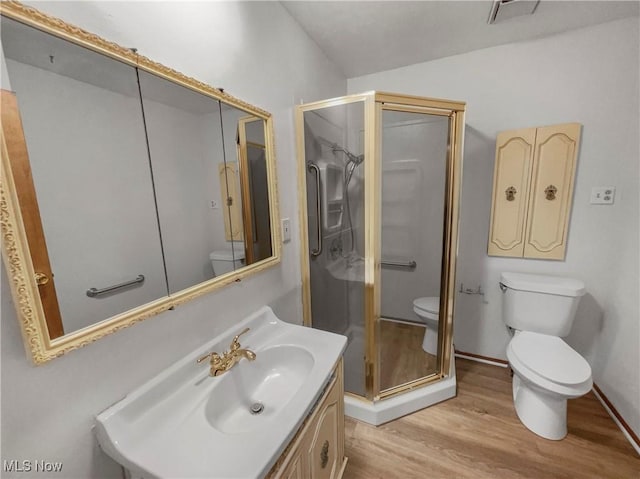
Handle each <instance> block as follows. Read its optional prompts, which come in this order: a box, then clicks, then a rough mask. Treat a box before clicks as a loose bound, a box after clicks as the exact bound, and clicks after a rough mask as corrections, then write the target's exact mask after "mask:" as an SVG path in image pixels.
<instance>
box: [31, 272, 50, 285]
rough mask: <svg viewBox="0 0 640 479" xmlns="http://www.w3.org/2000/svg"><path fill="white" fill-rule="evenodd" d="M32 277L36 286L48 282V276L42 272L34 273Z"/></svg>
mask: <svg viewBox="0 0 640 479" xmlns="http://www.w3.org/2000/svg"><path fill="white" fill-rule="evenodd" d="M34 279H35V280H36V284H37V285H38V286H42V285H45V284H47V283H48V282H49V276H47V275H46V274H44V273H36V274H35V275H34Z"/></svg>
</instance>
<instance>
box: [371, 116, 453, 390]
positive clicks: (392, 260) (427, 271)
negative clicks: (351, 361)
mask: <svg viewBox="0 0 640 479" xmlns="http://www.w3.org/2000/svg"><path fill="white" fill-rule="evenodd" d="M392 108H393V107H383V108H382V121H381V128H382V130H381V181H382V196H381V227H382V245H381V267H382V268H381V315H380V316H381V317H380V320H379V324H378V328H379V329H378V338H379V341H378V345H379V348H378V364H379V374H380V376H379V378H380V379H379V381H380V392H381V393H383V394H384V391H388V390H390V389H393V388H396V387H398V386H402V385H404V384H408V383H411V382H413V381H417V380H420V379H422V378H425V377H428V376H430V375H433V374H435V373H436V372H437V370H438V360H437V359H438V353H439V352H438V329H439V328H438V326H439V324H438V323H439V320H438V318H439V309H440V297H441V277H442V274H441V271H442V253H443V241H444V223H445V189H446V184H447V158H448V154H449V127H450V120H449V117H448V116H445V115H436V114H430V113H426V112H423V111H421V110H420V109H419V108H406V107H405V108H400V109H397V110H394V109H392ZM418 313H419V314H418Z"/></svg>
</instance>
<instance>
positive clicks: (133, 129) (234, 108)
mask: <svg viewBox="0 0 640 479" xmlns="http://www.w3.org/2000/svg"><path fill="white" fill-rule="evenodd" d="M0 14H1V17H0V18H1V22H2V25H1V26H2V30H1V33H2V56H1V60H2V72H3V78H2V80H3V81H2V88H3V90H2V93H1V94H2V98H1V101H2V129H1V132H0V133H1V140H2V141H1V147H2V150H1V151H2V179H1V182H0V194H1V195H2V196H1V202H0V206H1V209H0V213H1V218H0V220H1V225H2V238H3V260H4V263H5V266H6V269H7V273H8V277H9V281H10V283H11V288H12V294H13V298H14V303H15V305H16V309H17V311H18V317H19V320H20V325H21V328H22V333H23V338H24V341H25V346H26V349H27V353H28V355H29V356H30V357H31V358H32V359H33V361H34V362H35V363H36V364H40V363H43V362H45V361H48V360H50V359H52V358H54V357H56V356H59V355H61V354H63V353H65V352H67V351H70V350H73V349H76V348H78V347H81V346H84V345H86V344H88V343H90V342H92V341H95V340H96V339H99V338H101V337H102V336H105V335H107V334H110V333H112V332H115V331H117V330H119V329H122V328H125V327H127V326H130V325H132V324H134V323H136V322H139V321H141V320H144V319H146V318H148V317H150V316H153V315H155V314H158V313H160V312H162V311H165V310H168V309H171V308H173V307H175V306H177V305H179V304H181V303H184V302H186V301H189V300H191V299H194V298H195V297H197V296H200V295H202V294H204V293H207V292H210V291H213V290H215V289H217V288H220V287H222V286H224V285H227V284H229V283H232V282H235V281H240V280H241V279H242V278H244V277H246V276H248V275H251V274H255V273H257V272H259V271H261V270H263V269H265V268H268V267H270V266H273V265H275V264H277V263H278V262H279V261H280V238H279V229H278V228H277V227H276V225H278V224H279V216H278V205H277V187H276V173H275V156H274V139H273V124H272V117H271V114H270V113H268V112H266V111H264V110H262V109H260V108H257V107H255V106H252V105H250V104H248V103H245V102H243V101H241V100H239V99H237V98H234V97H232V96H230V95H228V94H227V93H225V92H223V91H222V90H221V89H216V88H213V87H211V86H209V85H206V84H204V83H202V82H199V81H197V80H194V79H192V78H189V77H187V76H185V75H183V74H181V73H178V72H176V71H174V70H172V69H170V68H168V67H165V66H163V65H160V64H158V63H155V62H153V61H152V60H149V59H148V58H145V57H143V56H141V55H139V54H138V53H137V52H136V51H133V50H129V49H126V48H123V47H121V46H119V45H116V44H114V43H111V42H109V41H107V40H104V39H102V38H100V37H98V36H96V35H93V34H91V33H89V32H86V31H84V30H82V29H80V28H77V27H75V26H72V25H69V24H67V23H65V22H63V21H61V20H59V19H56V18H53V17H50V16H47V15H45V14H43V13H41V12H39V11H38V10H35V9H33V8H29V7H26V6H23V5H21V4H20V3H17V2H2V3H1V4H0Z"/></svg>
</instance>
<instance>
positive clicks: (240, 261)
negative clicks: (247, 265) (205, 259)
mask: <svg viewBox="0 0 640 479" xmlns="http://www.w3.org/2000/svg"><path fill="white" fill-rule="evenodd" d="M209 259H210V260H211V266H212V268H213V274H214V276H220V275H222V274H225V273H230V272H231V271H234V270H236V269H238V268H241V267H242V266H244V249H242V250H240V249H239V248H234V250H233V251H232V250H231V249H223V250H216V251H213V252H212V253H211V254H210V255H209Z"/></svg>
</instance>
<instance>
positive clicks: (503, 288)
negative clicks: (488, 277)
mask: <svg viewBox="0 0 640 479" xmlns="http://www.w3.org/2000/svg"><path fill="white" fill-rule="evenodd" d="M498 284H499V285H500V289H501V290H502V292H503V293H506V292H507V290H508V289H509V288H507V287H506V286H505V285H504V284H503V283H498Z"/></svg>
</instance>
